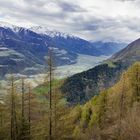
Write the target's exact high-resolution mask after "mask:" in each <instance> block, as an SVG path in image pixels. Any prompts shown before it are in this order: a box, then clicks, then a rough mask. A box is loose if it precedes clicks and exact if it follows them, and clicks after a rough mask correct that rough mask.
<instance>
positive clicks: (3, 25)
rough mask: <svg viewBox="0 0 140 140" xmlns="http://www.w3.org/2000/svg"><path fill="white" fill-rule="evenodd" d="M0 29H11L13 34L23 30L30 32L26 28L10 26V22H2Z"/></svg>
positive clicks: (0, 22)
mask: <svg viewBox="0 0 140 140" xmlns="http://www.w3.org/2000/svg"><path fill="white" fill-rule="evenodd" d="M0 27H2V28H5V29H11V30H12V31H13V32H19V31H21V30H28V29H26V28H23V27H19V26H16V25H13V24H10V23H8V22H3V21H0Z"/></svg>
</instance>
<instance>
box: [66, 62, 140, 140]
mask: <svg viewBox="0 0 140 140" xmlns="http://www.w3.org/2000/svg"><path fill="white" fill-rule="evenodd" d="M139 86H140V62H137V63H135V64H134V65H133V66H132V67H130V68H129V69H128V70H127V71H126V72H124V73H123V74H122V75H121V78H120V80H119V82H118V83H117V84H115V85H114V86H113V87H111V88H110V89H108V90H104V91H102V92H101V93H100V94H99V95H97V96H95V97H93V98H92V99H91V100H90V101H88V102H87V103H86V104H84V105H77V107H75V108H74V109H73V110H72V111H71V112H70V114H69V119H70V121H71V122H72V123H73V134H74V136H75V137H76V138H77V139H82V140H92V139H94V140H99V139H101V140H114V139H115V140H120V139H123V140H128V139H129V140H133V139H135V140H139V136H140V130H139V127H140V123H139V122H140V119H139V115H140V111H139V107H140V88H138V87H139ZM71 122H69V123H70V124H71ZM71 125H72V124H71Z"/></svg>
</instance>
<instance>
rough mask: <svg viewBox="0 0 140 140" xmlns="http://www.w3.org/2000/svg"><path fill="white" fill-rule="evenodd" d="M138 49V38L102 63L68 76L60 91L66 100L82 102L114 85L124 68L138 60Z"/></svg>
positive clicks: (139, 41)
mask: <svg viewBox="0 0 140 140" xmlns="http://www.w3.org/2000/svg"><path fill="white" fill-rule="evenodd" d="M139 51H140V39H138V40H136V41H134V42H133V43H131V44H129V45H128V46H127V47H126V48H125V49H123V50H122V51H120V52H118V53H116V54H114V55H113V56H112V57H111V58H110V59H108V60H106V61H105V62H104V64H101V65H99V66H96V67H95V68H92V69H90V70H88V71H85V72H82V73H79V74H76V75H73V76H72V77H70V78H68V79H67V80H66V81H65V83H64V85H63V86H62V92H63V93H64V94H66V97H67V100H68V102H70V103H72V104H77V103H84V102H85V101H87V100H89V99H90V98H91V97H93V96H94V95H97V94H98V93H99V91H100V90H102V89H104V88H105V89H106V88H108V87H111V86H112V85H114V83H116V82H117V81H118V80H119V78H120V74H121V73H122V72H123V71H124V70H126V69H127V68H128V67H129V66H130V65H132V64H133V63H134V62H136V61H140V55H139Z"/></svg>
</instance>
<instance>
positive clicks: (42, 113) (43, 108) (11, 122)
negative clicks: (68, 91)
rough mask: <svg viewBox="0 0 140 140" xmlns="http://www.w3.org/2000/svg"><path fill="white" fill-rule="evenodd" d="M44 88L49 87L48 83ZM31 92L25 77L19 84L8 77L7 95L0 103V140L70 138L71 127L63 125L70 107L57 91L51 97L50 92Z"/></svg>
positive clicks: (52, 91)
mask: <svg viewBox="0 0 140 140" xmlns="http://www.w3.org/2000/svg"><path fill="white" fill-rule="evenodd" d="M43 85H44V86H47V87H48V88H49V86H50V83H49V82H45V83H44V84H43ZM33 91H34V90H33V89H32V87H31V85H30V84H29V83H27V82H26V80H24V78H22V79H21V80H19V81H18V82H16V80H15V78H14V77H11V78H10V80H9V86H8V92H7V95H6V96H5V97H4V99H3V101H2V102H0V140H62V139H65V138H69V139H70V138H71V137H72V136H71V135H70V133H69V132H70V131H69V130H70V129H71V127H70V126H67V125H65V122H66V117H65V116H66V114H68V113H69V111H70V108H69V107H68V106H67V104H66V102H64V97H63V95H62V94H61V93H60V91H59V89H58V88H53V89H52V90H51V97H50V90H49V91H47V92H46V93H44V94H41V95H38V94H37V93H34V92H33ZM50 102H51V104H50ZM50 106H51V107H50Z"/></svg>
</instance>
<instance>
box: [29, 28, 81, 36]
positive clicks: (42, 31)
mask: <svg viewBox="0 0 140 140" xmlns="http://www.w3.org/2000/svg"><path fill="white" fill-rule="evenodd" d="M29 29H30V30H32V31H34V32H36V33H39V34H45V35H47V36H49V37H51V38H54V37H63V38H65V39H67V38H68V37H70V38H76V39H79V38H78V37H75V36H73V35H70V34H67V33H62V32H59V31H57V30H52V29H50V28H47V27H42V26H34V27H31V28H29Z"/></svg>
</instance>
